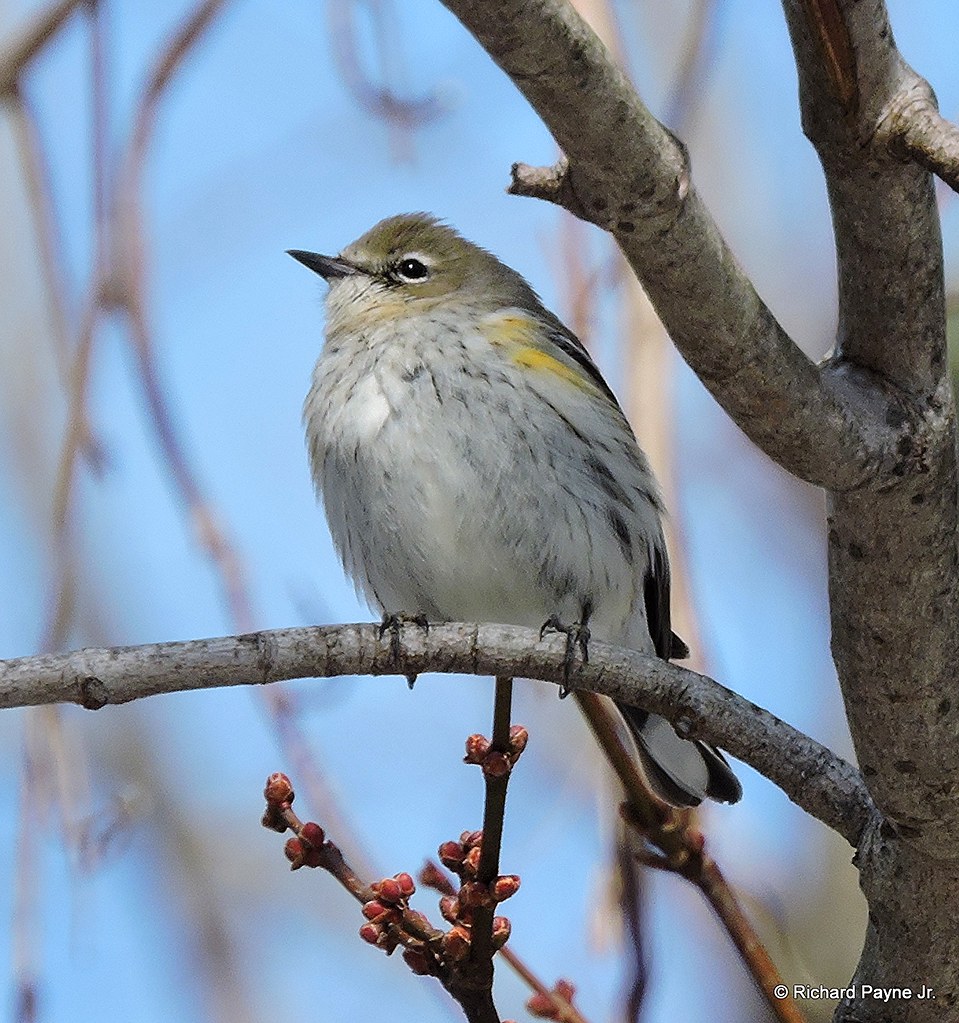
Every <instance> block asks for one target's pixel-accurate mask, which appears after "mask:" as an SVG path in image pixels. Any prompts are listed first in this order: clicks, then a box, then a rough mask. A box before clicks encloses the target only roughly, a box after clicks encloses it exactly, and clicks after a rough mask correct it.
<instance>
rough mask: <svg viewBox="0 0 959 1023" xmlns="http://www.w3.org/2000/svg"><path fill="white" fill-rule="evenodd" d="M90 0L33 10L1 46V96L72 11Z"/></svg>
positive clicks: (73, 0) (62, 1) (68, 0)
mask: <svg viewBox="0 0 959 1023" xmlns="http://www.w3.org/2000/svg"><path fill="white" fill-rule="evenodd" d="M87 3H89V0H60V2H59V3H55V4H51V5H50V6H49V7H48V8H47V9H46V10H45V11H41V12H40V13H39V14H35V15H34V16H33V18H32V19H31V20H30V21H29V22H28V23H27V25H26V26H25V27H24V28H23V29H21V31H20V32H19V33H18V34H17V35H15V36H14V37H13V38H12V39H8V40H6V42H5V43H4V44H3V45H2V46H0V96H4V95H6V94H7V93H9V92H11V91H12V90H13V89H15V88H16V87H17V82H18V80H19V78H20V75H21V74H22V73H23V72H24V71H25V70H26V68H27V66H28V65H29V64H30V62H31V61H32V60H33V59H34V57H36V56H37V54H38V53H40V51H41V50H43V48H44V47H45V46H46V45H47V43H48V42H49V41H50V39H52V38H53V36H54V35H56V33H57V32H58V31H59V30H60V28H61V26H62V25H63V24H64V23H65V22H66V21H67V19H68V18H69V17H70V15H71V14H73V12H74V11H75V10H76V9H77V8H78V7H83V6H85V5H86V4H87Z"/></svg>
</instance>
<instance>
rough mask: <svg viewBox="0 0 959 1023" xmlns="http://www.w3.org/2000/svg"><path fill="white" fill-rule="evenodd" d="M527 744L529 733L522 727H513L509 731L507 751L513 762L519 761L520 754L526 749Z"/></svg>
mask: <svg viewBox="0 0 959 1023" xmlns="http://www.w3.org/2000/svg"><path fill="white" fill-rule="evenodd" d="M528 742H529V732H527V731H526V729H525V728H524V727H523V726H522V725H513V726H512V727H511V728H510V730H509V751H510V755H511V756H512V758H513V760H514V762H515V761H516V760H518V759H519V756H520V754H521V753H522V752H523V750H524V749H526V744H527V743H528Z"/></svg>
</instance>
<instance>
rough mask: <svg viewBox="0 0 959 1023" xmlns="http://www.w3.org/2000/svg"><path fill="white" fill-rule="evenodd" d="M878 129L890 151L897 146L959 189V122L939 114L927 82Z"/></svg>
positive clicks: (904, 153) (953, 188)
mask: <svg viewBox="0 0 959 1023" xmlns="http://www.w3.org/2000/svg"><path fill="white" fill-rule="evenodd" d="M923 85H924V86H925V88H923V87H922V86H923ZM881 130H882V132H883V133H884V134H886V137H887V138H888V140H889V146H890V148H891V150H892V152H893V153H895V152H896V151H897V149H898V150H899V151H900V152H901V153H902V154H903V155H904V156H908V157H909V158H910V159H913V160H915V161H916V162H917V163H918V164H919V165H920V166H921V167H925V169H926V170H927V171H930V172H931V173H932V174H935V175H937V176H938V177H939V178H941V179H942V180H943V181H944V182H945V183H946V184H947V185H948V186H949V187H950V188H951V189H952V190H953V191H954V192H959V125H957V124H954V123H953V122H952V121H948V120H946V118H945V117H943V116H942V114H940V113H939V108H938V107H937V106H936V98H935V96H934V95H933V92H932V89H930V88H929V87H928V85H926V84H925V83H924V82H923V83H922V85H918V86H917V88H916V90H915V92H914V94H913V95H910V96H909V97H908V100H906V99H905V98H904V101H903V102H900V103H898V104H897V105H896V106H895V107H894V108H893V109H892V110H890V111H889V114H888V116H887V117H886V119H885V121H884V123H883V125H882V129H881Z"/></svg>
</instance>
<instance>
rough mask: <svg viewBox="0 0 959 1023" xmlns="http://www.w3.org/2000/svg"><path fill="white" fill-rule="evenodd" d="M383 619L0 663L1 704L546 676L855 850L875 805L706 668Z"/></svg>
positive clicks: (504, 633) (814, 750)
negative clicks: (419, 678) (740, 777)
mask: <svg viewBox="0 0 959 1023" xmlns="http://www.w3.org/2000/svg"><path fill="white" fill-rule="evenodd" d="M379 633H380V626H379V624H369V625H337V626H323V627H314V628H301V629H277V630H271V631H265V632H258V633H251V634H249V635H246V636H235V637H223V638H219V639H206V640H192V641H188V642H184V643H156V644H147V645H146V646H141V647H114V648H111V649H107V650H80V651H76V652H74V653H72V654H46V655H41V656H37V657H25V658H20V659H17V660H9V661H0V707H14V706H30V705H33V704H39V703H57V702H72V703H79V704H81V705H82V706H85V707H88V708H90V709H98V708H100V707H105V706H107V705H108V704H115V703H125V702H127V701H129V700H136V699H140V698H142V697H145V696H153V695H156V694H158V693H169V692H179V691H184V690H191V689H200V688H213V687H217V686H229V685H243V684H250V683H265V682H275V681H279V680H280V679H289V678H320V677H329V676H332V675H340V674H349V675H386V674H401V675H406V674H408V673H417V672H426V671H438V672H469V673H472V674H479V675H513V676H516V677H521V678H538V679H542V680H543V681H548V682H553V683H556V684H557V685H559V684H562V683H563V682H564V681H566V680H567V678H568V681H569V684H570V686H571V687H572V688H575V689H588V690H591V691H593V692H597V693H602V694H603V695H605V696H610V697H613V698H614V699H616V700H619V701H621V702H624V703H633V702H636V703H639V704H641V705H642V706H643V707H645V708H646V709H648V710H649V711H651V712H652V713H655V714H662V715H664V716H665V717H667V718H669V719H670V720H672V721H673V722H676V721H681V722H682V727H683V730H684V733H685V734H686V735H689V736H696V737H698V738H702V739H705V740H707V741H709V742H712V743H714V744H715V745H717V746H720V747H722V748H723V749H726V750H728V751H729V752H730V753H731V754H732V755H733V756H735V757H738V758H739V759H741V760H744V761H745V762H746V763H748V764H751V765H752V766H753V767H755V768H756V770H757V771H760V772H761V773H762V774H764V775H766V777H767V778H769V779H770V780H772V781H773V782H775V784H777V785H779V787H780V788H781V789H782V790H783V791H784V792H785V793H786V794H787V795H788V796H789V797H790V799H792V800H793V801H794V802H796V803H797V804H798V805H799V806H801V807H802V808H803V809H804V810H806V811H807V812H808V813H810V814H812V815H813V816H814V817H817V818H818V819H819V820H821V821H823V822H824V823H825V824H827V825H828V826H829V827H831V828H833V829H834V830H836V831H837V832H838V833H839V834H841V835H842V836H843V837H844V838H845V839H846V840H847V841H848V842H850V843H851V844H852V845H856V844H857V842H858V840H859V837H860V835H861V834H862V831H863V829H864V828H865V827H866V825H867V824H869V823H870V821H872V820H873V819H874V814H875V809H874V807H873V805H872V801H871V799H870V798H869V795H868V792H867V791H866V788H865V786H864V784H863V781H862V778H861V776H860V775H859V772H858V771H857V770H856V769H855V768H853V767H852V766H850V765H849V764H848V763H846V762H845V761H844V760H842V759H841V758H839V757H837V756H836V755H835V754H833V753H831V752H830V751H829V750H828V749H826V748H825V747H824V746H822V745H820V744H819V743H817V742H816V741H815V740H813V739H810V738H809V737H808V736H806V735H803V734H802V733H801V732H799V731H797V730H796V729H795V728H792V727H791V726H790V725H787V724H786V723H785V722H783V721H780V720H779V719H778V718H776V717H774V716H773V715H772V714H770V713H769V712H768V711H766V710H763V709H761V708H759V707H756V706H755V704H752V703H750V702H749V701H748V700H745V699H743V698H742V697H741V696H738V695H736V694H735V693H733V692H731V691H730V690H728V689H725V688H724V687H723V686H721V685H720V684H719V683H718V682H715V681H713V680H712V679H710V678H708V677H707V676H705V675H699V674H697V673H696V672H693V671H688V670H687V669H685V668H681V667H680V666H679V665H676V664H669V663H667V662H665V661H661V660H659V659H658V658H655V657H651V656H648V655H646V654H641V653H637V652H635V651H632V650H626V649H624V648H622V647H614V646H609V645H608V644H604V643H600V642H594V643H593V644H592V645H591V646H590V659H589V663H588V664H579V665H577V666H576V668H575V669H574V670H573V672H572V674H571V675H569V672H568V665H567V664H566V659H565V652H566V646H565V642H564V641H563V639H562V637H550V636H547V637H546V638H545V639H542V640H541V639H539V636H538V633H536V632H535V631H533V630H529V629H521V628H517V627H515V626H508V625H465V624H457V623H453V624H437V625H431V626H430V629H429V632H427V631H426V630H424V629H420V628H418V627H417V628H403V629H401V630H400V635H399V637H398V640H397V642H396V643H395V644H394V642H393V637H392V636H390V635H387V636H386V637H381V636H380V634H379Z"/></svg>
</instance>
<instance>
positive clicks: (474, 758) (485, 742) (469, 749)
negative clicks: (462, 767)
mask: <svg viewBox="0 0 959 1023" xmlns="http://www.w3.org/2000/svg"><path fill="white" fill-rule="evenodd" d="M487 753H489V739H487V738H486V736H485V735H471V736H470V737H469V738H468V739H467V740H466V756H465V757H463V761H464V763H467V764H479V763H482V760H483V757H485V756H486V754H487Z"/></svg>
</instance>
